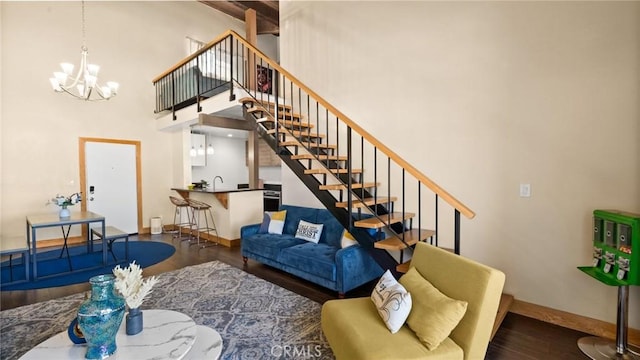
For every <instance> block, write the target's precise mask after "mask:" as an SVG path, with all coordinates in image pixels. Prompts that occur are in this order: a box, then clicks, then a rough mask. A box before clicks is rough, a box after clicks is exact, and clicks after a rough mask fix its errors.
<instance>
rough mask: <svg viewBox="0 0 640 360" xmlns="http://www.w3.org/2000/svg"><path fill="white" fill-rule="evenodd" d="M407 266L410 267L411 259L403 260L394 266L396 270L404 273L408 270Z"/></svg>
mask: <svg viewBox="0 0 640 360" xmlns="http://www.w3.org/2000/svg"><path fill="white" fill-rule="evenodd" d="M409 268H411V261H407V262H404V263H402V264H398V265H397V266H396V271H397V272H399V273H402V274H406V273H407V271H409Z"/></svg>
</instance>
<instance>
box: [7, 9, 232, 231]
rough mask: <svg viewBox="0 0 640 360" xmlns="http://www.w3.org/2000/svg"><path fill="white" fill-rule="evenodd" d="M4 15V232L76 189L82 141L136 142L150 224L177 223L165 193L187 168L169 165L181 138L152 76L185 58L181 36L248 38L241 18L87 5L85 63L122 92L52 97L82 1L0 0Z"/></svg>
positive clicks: (75, 46)
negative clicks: (160, 127)
mask: <svg viewBox="0 0 640 360" xmlns="http://www.w3.org/2000/svg"><path fill="white" fill-rule="evenodd" d="M0 14H1V27H0V29H1V33H2V47H1V59H0V61H1V64H2V71H1V74H0V76H1V77H0V80H1V86H0V91H1V93H0V94H1V96H0V103H1V104H2V110H1V124H2V125H1V127H0V131H1V133H0V134H1V140H2V144H1V146H2V164H1V167H0V169H1V170H0V171H1V172H2V179H1V181H2V189H1V192H0V196H1V197H0V199H1V204H0V216H1V230H0V234H1V235H2V236H14V235H22V234H24V231H25V228H24V226H25V225H24V222H25V221H24V218H25V215H26V214H29V213H42V212H55V211H57V209H56V208H55V207H54V206H48V207H45V202H46V201H47V199H50V198H51V197H53V196H55V194H56V193H61V194H67V195H68V194H71V193H73V192H76V191H79V190H80V189H79V168H78V167H79V165H78V164H79V159H78V156H79V154H78V138H79V137H99V138H110V139H128V140H138V141H140V142H141V143H142V189H143V194H142V199H143V204H142V205H143V209H142V210H143V211H142V216H143V223H144V226H149V218H150V217H153V216H159V215H161V216H163V217H164V219H172V218H171V216H172V214H173V212H172V208H171V206H170V203H169V199H168V196H169V195H170V194H172V191H171V190H170V187H171V186H172V185H173V182H174V179H175V178H179V177H181V176H182V174H179V175H175V174H174V168H172V167H171V164H176V163H180V162H181V160H180V159H176V156H178V157H180V156H181V154H180V153H176V152H175V149H180V148H182V144H181V143H180V141H181V139H182V138H181V136H179V135H178V136H172V135H171V134H169V133H163V132H159V131H157V130H156V124H155V116H154V114H153V109H154V106H155V104H154V89H153V86H152V84H151V80H152V79H153V78H154V77H156V76H157V75H159V74H160V73H162V72H163V71H164V70H166V69H167V68H169V67H170V66H172V65H173V64H175V63H176V62H178V61H179V60H180V59H182V58H183V57H185V56H186V54H185V51H186V47H185V36H187V35H189V36H192V37H194V38H198V39H206V40H207V41H208V40H211V39H213V38H215V37H216V36H218V35H219V34H221V33H222V32H223V31H225V30H227V29H230V28H231V29H234V30H236V31H238V32H240V33H241V34H243V33H244V24H243V23H242V22H240V21H238V20H235V19H233V18H231V17H229V16H227V15H224V14H222V13H219V12H217V11H214V10H213V9H211V8H209V7H207V6H205V5H202V4H199V3H197V2H193V1H190V2H93V1H90V2H87V3H86V20H87V24H86V39H87V46H88V48H89V59H90V60H91V61H93V62H95V63H97V64H99V65H100V66H101V71H100V74H99V75H100V76H99V79H101V80H102V81H106V80H115V81H118V82H119V83H120V92H119V95H118V96H117V97H115V98H113V99H112V100H110V101H108V102H84V101H78V100H75V99H73V98H70V97H67V96H64V95H60V94H56V93H54V92H53V91H52V89H51V87H50V85H49V82H48V78H49V77H50V76H51V74H52V72H53V71H57V70H58V68H59V63H60V62H63V61H69V62H72V63H74V64H76V66H78V63H79V60H80V45H81V42H82V36H81V7H80V2H77V1H73V2H6V1H2V2H0ZM168 144H169V146H167V145H168ZM177 169H179V170H178V171H181V169H182V168H181V167H179V168H177ZM72 183H73V185H72ZM78 208H79V207H78V206H75V207H74V209H72V211H73V210H76V211H77V210H78ZM107 221H108V219H107ZM165 221H166V220H165ZM50 235H51V237H60V234H59V231H54V232H53V233H51V234H50Z"/></svg>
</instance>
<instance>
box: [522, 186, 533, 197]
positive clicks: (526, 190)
mask: <svg viewBox="0 0 640 360" xmlns="http://www.w3.org/2000/svg"><path fill="white" fill-rule="evenodd" d="M520 197H531V184H520Z"/></svg>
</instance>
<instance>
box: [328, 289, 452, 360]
mask: <svg viewBox="0 0 640 360" xmlns="http://www.w3.org/2000/svg"><path fill="white" fill-rule="evenodd" d="M321 324H322V330H323V332H324V334H325V336H326V337H327V340H328V341H329V343H330V344H331V349H332V350H333V354H334V355H335V357H336V359H337V360H372V359H375V360H418V359H421V360H424V359H432V358H433V359H439V360H445V359H446V360H449V359H451V360H453V359H456V360H460V359H462V358H463V357H464V353H463V351H462V348H460V346H458V345H457V344H456V343H455V342H453V340H451V339H446V340H445V341H443V342H442V344H440V346H438V348H437V349H435V350H433V351H429V350H427V348H426V346H424V345H423V344H422V343H421V342H420V340H419V339H418V338H417V337H416V334H415V333H414V332H413V331H411V329H409V328H408V327H407V326H402V327H401V328H400V330H399V331H398V332H397V333H395V334H392V333H391V332H390V331H389V329H387V327H386V326H385V324H384V322H382V320H381V319H380V316H379V315H378V310H377V309H376V306H375V305H374V304H373V302H372V301H371V299H370V298H365V297H362V298H353V299H341V300H329V301H327V302H325V303H324V305H323V306H322V321H321Z"/></svg>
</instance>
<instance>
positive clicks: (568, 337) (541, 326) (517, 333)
mask: <svg viewBox="0 0 640 360" xmlns="http://www.w3.org/2000/svg"><path fill="white" fill-rule="evenodd" d="M139 238H140V240H154V241H165V242H168V243H172V244H173V245H174V246H175V247H176V252H175V253H174V254H173V255H172V256H171V257H170V258H169V259H167V260H165V261H163V262H161V263H159V264H156V265H153V266H150V267H148V268H145V269H144V275H145V276H148V275H156V274H160V273H163V272H167V271H171V270H176V269H180V268H183V267H185V266H189V265H196V264H200V263H204V262H208V261H213V260H219V261H222V262H224V263H227V264H229V265H231V266H235V267H237V268H240V269H243V270H244V271H247V272H249V273H251V274H254V275H256V276H258V277H260V278H262V279H265V280H267V281H270V282H272V283H274V284H277V285H279V286H282V287H284V288H286V289H288V290H291V291H293V292H295V293H297V294H300V295H302V296H305V297H307V298H309V299H311V300H313V301H316V302H318V303H324V302H325V301H327V300H330V299H335V298H336V296H337V294H336V293H334V292H333V291H330V290H327V289H325V288H322V287H320V286H317V285H314V284H312V283H309V282H306V281H304V280H300V279H299V278H297V277H295V276H292V275H289V274H287V273H285V272H283V271H280V270H276V269H273V268H271V267H269V266H266V265H262V264H260V263H257V262H254V261H251V260H250V261H249V263H248V265H246V266H245V265H244V264H243V262H242V256H241V255H240V249H239V248H232V249H229V248H227V247H223V246H213V247H208V248H205V249H198V248H196V247H194V246H189V244H188V243H187V242H180V241H179V240H173V239H172V236H171V234H162V235H141V236H140V237H139ZM373 285H374V283H370V284H366V285H364V286H361V287H360V288H358V289H355V290H353V291H351V292H349V293H348V294H347V297H358V296H369V295H370V293H371V290H372V288H373ZM88 290H89V284H88V283H86V284H78V285H70V286H64V287H57V288H48V289H40V290H27V291H3V292H1V293H0V294H1V295H0V309H1V310H7V309H11V308H15V307H18V306H22V305H27V304H32V303H36V302H40V301H45V300H49V299H54V298H58V297H62V296H66V295H70V294H75V293H78V292H83V291H88ZM583 336H588V335H587V334H584V333H581V332H578V331H574V330H570V329H566V328H563V327H560V326H556V325H553V324H549V323H545V322H542V321H539V320H535V319H531V318H528V317H525V316H521V315H517V314H513V313H509V314H508V315H507V317H506V318H505V320H504V322H503V323H502V326H501V327H500V329H499V330H498V332H497V334H496V336H495V337H494V339H493V341H492V342H491V343H490V344H489V349H488V351H487V356H486V359H489V360H511V359H513V360H528V359H545V360H546V359H563V360H564V359H588V357H586V356H585V355H583V354H582V352H581V351H580V350H579V349H578V346H577V345H576V343H577V340H578V339H579V338H581V337H583Z"/></svg>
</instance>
